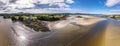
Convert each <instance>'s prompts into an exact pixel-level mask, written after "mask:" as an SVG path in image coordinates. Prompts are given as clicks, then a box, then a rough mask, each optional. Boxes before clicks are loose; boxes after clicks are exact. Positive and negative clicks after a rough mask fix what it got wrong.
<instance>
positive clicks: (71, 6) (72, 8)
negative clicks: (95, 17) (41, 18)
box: [0, 0, 120, 14]
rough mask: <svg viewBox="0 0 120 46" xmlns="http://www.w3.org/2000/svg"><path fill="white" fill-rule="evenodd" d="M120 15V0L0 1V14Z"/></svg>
mask: <svg viewBox="0 0 120 46" xmlns="http://www.w3.org/2000/svg"><path fill="white" fill-rule="evenodd" d="M21 12H22V13H90V14H120V0H0V13H21Z"/></svg>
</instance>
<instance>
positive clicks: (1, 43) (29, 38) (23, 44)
mask: <svg viewBox="0 0 120 46" xmlns="http://www.w3.org/2000/svg"><path fill="white" fill-rule="evenodd" d="M0 27H1V28H0V46H120V44H119V43H120V36H119V35H120V30H119V29H120V22H119V21H116V20H113V19H109V18H108V19H105V18H98V17H91V18H89V17H84V18H76V17H73V16H71V17H69V18H67V20H61V21H56V22H49V23H48V27H49V28H50V30H51V31H50V32H35V31H33V30H31V29H30V28H28V27H26V26H24V24H21V23H20V22H15V23H13V22H12V21H11V20H10V19H3V18H2V17H0Z"/></svg>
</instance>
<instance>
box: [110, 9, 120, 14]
mask: <svg viewBox="0 0 120 46" xmlns="http://www.w3.org/2000/svg"><path fill="white" fill-rule="evenodd" d="M110 12H112V13H113V12H114V13H120V9H114V10H110Z"/></svg>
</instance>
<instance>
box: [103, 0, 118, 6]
mask: <svg viewBox="0 0 120 46" xmlns="http://www.w3.org/2000/svg"><path fill="white" fill-rule="evenodd" d="M116 4H120V0H107V2H106V4H105V5H106V6H108V7H111V6H114V5H116Z"/></svg>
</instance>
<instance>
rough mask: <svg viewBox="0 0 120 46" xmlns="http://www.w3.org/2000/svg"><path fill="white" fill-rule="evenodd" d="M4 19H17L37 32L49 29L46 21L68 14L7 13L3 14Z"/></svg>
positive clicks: (14, 20)
mask: <svg viewBox="0 0 120 46" xmlns="http://www.w3.org/2000/svg"><path fill="white" fill-rule="evenodd" d="M3 17H4V18H5V19H8V18H10V19H11V20H12V21H13V22H16V21H19V22H22V23H23V24H25V25H26V26H28V27H30V28H32V29H33V30H35V31H37V32H39V31H41V32H47V31H50V29H49V28H48V26H47V23H46V22H53V21H59V20H63V19H65V18H66V17H68V15H64V14H28V15H26V14H17V15H16V14H8V15H4V16H3Z"/></svg>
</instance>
